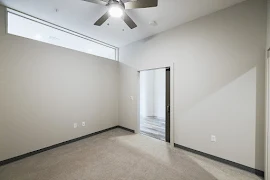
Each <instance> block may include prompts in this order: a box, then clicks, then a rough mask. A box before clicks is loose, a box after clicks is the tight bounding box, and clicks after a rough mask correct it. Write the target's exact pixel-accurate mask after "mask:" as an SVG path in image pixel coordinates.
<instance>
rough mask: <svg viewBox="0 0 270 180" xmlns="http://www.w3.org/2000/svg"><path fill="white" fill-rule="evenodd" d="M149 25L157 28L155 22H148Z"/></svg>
mask: <svg viewBox="0 0 270 180" xmlns="http://www.w3.org/2000/svg"><path fill="white" fill-rule="evenodd" d="M149 25H150V26H157V25H158V24H157V22H156V21H150V22H149Z"/></svg>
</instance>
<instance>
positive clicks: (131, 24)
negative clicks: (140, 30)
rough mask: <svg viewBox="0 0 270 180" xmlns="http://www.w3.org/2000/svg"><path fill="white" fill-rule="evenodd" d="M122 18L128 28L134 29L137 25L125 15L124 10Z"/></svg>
mask: <svg viewBox="0 0 270 180" xmlns="http://www.w3.org/2000/svg"><path fill="white" fill-rule="evenodd" d="M122 19H123V20H124V22H125V23H126V24H127V25H128V26H129V27H130V29H134V28H135V27H137V25H136V24H135V22H134V21H133V20H132V19H131V18H130V17H129V16H128V15H127V13H125V12H124V14H123V16H122Z"/></svg>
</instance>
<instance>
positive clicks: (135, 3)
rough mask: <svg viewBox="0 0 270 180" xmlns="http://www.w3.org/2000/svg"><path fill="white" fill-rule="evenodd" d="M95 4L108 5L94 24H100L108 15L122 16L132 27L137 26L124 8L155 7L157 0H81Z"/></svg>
mask: <svg viewBox="0 0 270 180" xmlns="http://www.w3.org/2000/svg"><path fill="white" fill-rule="evenodd" d="M83 1H87V2H91V3H95V4H100V5H104V6H108V7H109V10H108V11H107V12H106V13H105V14H104V15H103V16H101V17H100V18H99V19H98V20H97V21H96V22H95V24H94V25H96V26H101V25H102V24H103V23H104V22H105V21H106V20H107V19H109V17H117V18H122V19H123V21H124V22H125V23H126V24H127V25H128V26H129V27H130V29H133V28H135V27H137V25H136V24H135V22H134V21H133V20H132V19H131V18H130V17H129V16H128V15H127V13H126V12H125V10H126V9H137V8H150V7H157V5H158V0H83Z"/></svg>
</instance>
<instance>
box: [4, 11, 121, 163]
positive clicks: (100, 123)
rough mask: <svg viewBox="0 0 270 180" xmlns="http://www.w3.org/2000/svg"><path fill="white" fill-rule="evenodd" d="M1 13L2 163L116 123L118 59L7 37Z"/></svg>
mask: <svg viewBox="0 0 270 180" xmlns="http://www.w3.org/2000/svg"><path fill="white" fill-rule="evenodd" d="M5 16H6V15H5V9H4V8H3V7H2V6H0V161H1V160H4V159H7V158H11V157H14V156H17V155H21V154H24V153H27V152H30V151H33V150H37V149H40V148H44V147H47V146H50V145H53V144H56V143H60V142H62V141H66V140H70V139H73V138H76V137H80V136H83V135H86V134H90V133H93V132H96V131H99V130H103V129H106V128H110V127H113V126H116V125H118V62H116V61H112V60H107V59H104V58H100V57H96V56H91V55H88V54H84V53H80V52H76V51H72V50H69V49H65V48H61V47H57V46H53V45H49V44H45V43H40V42H37V41H33V40H28V39H24V38H21V37H16V36H13V35H7V34H6V33H5V28H6V26H5V18H6V17H5ZM82 121H85V122H86V127H82V126H81V123H82ZM74 122H77V123H78V125H79V127H78V128H77V129H74V128H73V123H74Z"/></svg>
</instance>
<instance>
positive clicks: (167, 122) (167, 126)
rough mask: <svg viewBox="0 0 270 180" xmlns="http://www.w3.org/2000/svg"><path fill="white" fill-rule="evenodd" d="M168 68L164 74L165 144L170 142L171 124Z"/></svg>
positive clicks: (169, 72)
mask: <svg viewBox="0 0 270 180" xmlns="http://www.w3.org/2000/svg"><path fill="white" fill-rule="evenodd" d="M170 74H171V71H170V68H166V72H165V77H166V78H165V88H166V90H165V97H166V100H165V106H166V107H165V115H166V118H165V141H166V142H168V143H169V142H170V141H171V131H170V129H171V123H170V119H171V118H170V113H171V112H170V111H171V110H170V109H171V80H170V79H171V78H170Z"/></svg>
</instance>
